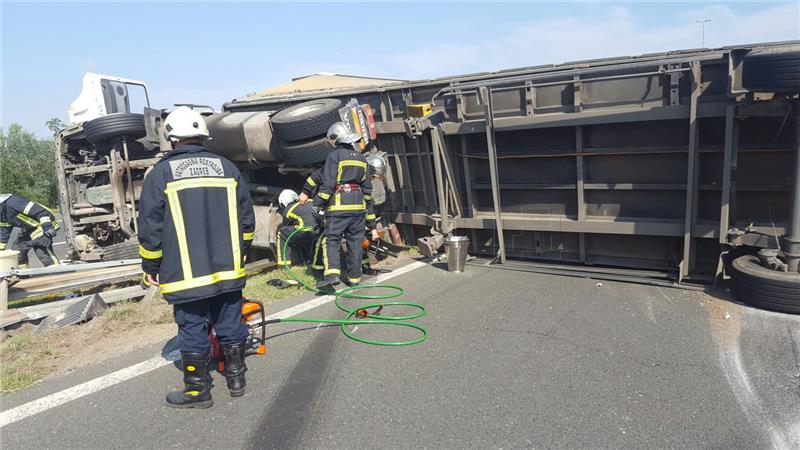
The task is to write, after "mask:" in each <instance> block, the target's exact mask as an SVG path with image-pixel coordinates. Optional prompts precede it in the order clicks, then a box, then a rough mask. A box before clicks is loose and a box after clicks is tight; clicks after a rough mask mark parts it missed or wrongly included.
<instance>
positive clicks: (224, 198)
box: [138, 106, 255, 408]
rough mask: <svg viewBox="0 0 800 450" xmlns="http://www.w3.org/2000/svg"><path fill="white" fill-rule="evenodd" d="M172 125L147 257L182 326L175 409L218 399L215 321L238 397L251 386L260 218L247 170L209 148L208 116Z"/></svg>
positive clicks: (148, 193) (150, 181) (144, 206)
mask: <svg viewBox="0 0 800 450" xmlns="http://www.w3.org/2000/svg"><path fill="white" fill-rule="evenodd" d="M164 130H165V135H166V137H167V139H169V140H170V142H171V143H172V147H173V150H172V151H170V152H169V153H167V154H166V155H165V156H164V157H163V158H161V160H160V161H159V162H158V163H157V164H156V165H155V166H153V168H152V171H151V172H150V173H149V174H148V175H147V177H146V178H145V180H144V186H143V188H142V194H141V200H140V201H139V219H138V225H139V233H138V234H139V241H140V244H141V245H140V247H139V254H140V255H141V257H142V270H143V271H144V272H145V278H146V282H148V283H152V284H156V285H159V289H160V291H161V295H162V296H163V297H164V299H166V300H167V302H168V303H170V304H172V305H173V309H174V316H175V322H176V323H177V325H178V344H179V346H180V351H181V357H182V359H183V381H184V384H185V387H184V388H183V389H182V390H178V391H174V392H170V393H169V394H167V397H166V402H167V406H171V407H174V408H207V407H209V406H211V405H212V404H213V400H212V398H211V374H210V367H209V366H210V362H211V351H210V350H211V349H210V343H209V339H208V320H210V322H211V323H213V325H214V330H215V331H216V334H217V338H218V339H219V342H220V344H222V346H223V349H224V353H225V373H224V375H225V379H226V382H227V385H228V389H229V390H230V394H231V396H233V397H238V396H240V395H243V394H244V391H245V386H246V381H245V376H244V374H245V371H246V370H247V367H246V366H245V362H244V357H245V351H246V344H247V340H248V335H249V333H248V329H247V327H246V326H245V324H244V323H242V289H243V288H244V285H245V270H244V261H245V257H246V254H247V251H248V249H249V248H250V244H251V242H252V240H253V233H254V229H255V216H254V214H253V205H252V203H251V202H250V194H249V193H248V190H247V186H246V185H245V180H244V178H243V177H242V176H241V174H240V173H239V170H238V169H237V168H236V166H234V165H233V163H232V162H230V161H229V160H227V159H225V158H223V157H222V156H219V155H216V154H213V153H211V152H209V151H208V150H207V149H206V148H205V147H204V146H203V141H204V140H205V139H207V138H208V128H207V127H206V123H205V120H204V119H203V116H201V115H200V114H199V113H198V112H196V111H194V110H192V109H190V108H188V107H185V106H182V107H179V108H177V109H175V110H174V111H173V112H172V113H170V114H169V115H168V116H167V118H166V119H165V121H164Z"/></svg>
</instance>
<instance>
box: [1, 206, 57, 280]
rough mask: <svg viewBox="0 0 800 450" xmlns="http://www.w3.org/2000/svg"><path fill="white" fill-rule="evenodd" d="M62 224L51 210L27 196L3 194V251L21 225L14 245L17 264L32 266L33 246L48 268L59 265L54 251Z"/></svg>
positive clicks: (24, 266)
mask: <svg viewBox="0 0 800 450" xmlns="http://www.w3.org/2000/svg"><path fill="white" fill-rule="evenodd" d="M60 226H61V225H60V224H59V222H58V221H57V220H56V217H55V215H53V212H52V211H50V210H49V209H47V208H45V207H44V206H42V205H40V204H39V203H36V202H32V201H30V200H28V199H27V198H25V197H20V196H19V195H12V194H0V250H5V249H6V245H7V244H8V240H9V238H10V237H11V230H13V229H14V227H17V228H19V234H18V235H17V239H16V240H15V241H14V243H13V244H12V245H11V248H12V249H13V250H18V251H19V254H18V255H17V267H19V268H21V269H22V268H26V267H28V251H29V250H31V249H33V252H34V253H36V257H37V258H39V261H41V262H42V265H44V266H45V267H47V266H52V265H53V264H59V261H58V258H57V257H56V254H55V253H54V252H53V238H54V237H56V230H58V228H59V227H60Z"/></svg>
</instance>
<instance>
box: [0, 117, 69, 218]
mask: <svg viewBox="0 0 800 450" xmlns="http://www.w3.org/2000/svg"><path fill="white" fill-rule="evenodd" d="M47 125H48V127H50V129H51V130H52V131H53V133H54V134H55V133H57V132H58V131H59V129H60V128H63V123H62V122H61V121H60V120H58V119H51V120H49V121H48V122H47ZM0 193H4V194H16V195H21V196H23V197H26V198H28V199H30V200H33V201H35V202H39V203H41V204H43V205H46V206H48V207H55V206H56V205H58V185H57V181H56V175H55V150H54V147H53V140H52V139H40V138H38V137H36V136H35V135H34V134H33V133H30V132H28V131H26V130H25V129H24V128H22V126H21V125H19V124H17V123H12V124H11V125H10V126H9V127H8V129H2V128H0Z"/></svg>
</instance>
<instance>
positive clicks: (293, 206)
mask: <svg viewBox="0 0 800 450" xmlns="http://www.w3.org/2000/svg"><path fill="white" fill-rule="evenodd" d="M278 205H280V211H281V215H282V216H283V223H282V224H281V226H280V227H278V233H277V236H276V240H275V241H276V242H275V247H276V255H277V260H278V265H279V266H287V265H289V263H290V262H291V264H293V265H296V266H299V265H301V264H305V263H306V262H308V261H309V260H311V253H312V248H313V246H314V230H313V228H314V227H315V226H316V224H317V219H316V217H314V213H313V211H312V210H311V205H310V204H308V203H306V204H303V203H300V202H299V201H298V196H297V192H295V191H293V190H291V189H284V190H283V191H281V193H280V195H278ZM306 227H312V229H310V230H306V229H305V228H306ZM296 230H300V231H297V233H295V234H294V235H293V236H292V239H291V241H289V244H288V246H287V245H286V240H287V239H289V236H290V235H291V234H292V233H294V232H295V231H296ZM284 247H287V250H288V254H284Z"/></svg>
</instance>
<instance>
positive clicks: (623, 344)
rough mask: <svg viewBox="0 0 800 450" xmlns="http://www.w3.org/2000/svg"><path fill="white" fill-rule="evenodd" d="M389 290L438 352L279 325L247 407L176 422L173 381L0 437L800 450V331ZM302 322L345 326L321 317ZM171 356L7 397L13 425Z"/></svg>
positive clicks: (588, 299) (568, 297)
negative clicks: (414, 305) (167, 402)
mask: <svg viewBox="0 0 800 450" xmlns="http://www.w3.org/2000/svg"><path fill="white" fill-rule="evenodd" d="M391 283H393V284H399V285H402V286H405V287H406V288H407V291H408V294H407V297H406V298H408V299H409V300H414V301H419V302H422V303H424V304H426V305H427V307H428V309H429V312H428V315H427V316H425V317H423V318H421V319H418V321H419V322H420V323H421V324H423V325H425V326H427V327H428V328H429V330H430V333H431V335H430V339H429V340H428V341H427V342H425V343H423V344H421V345H417V346H413V347H399V348H387V347H372V346H365V345H362V344H358V343H356V342H353V341H350V340H348V339H346V338H344V337H343V336H342V335H341V333H340V331H339V330H338V328H336V327H319V328H317V327H313V326H312V327H303V326H296V325H295V326H293V325H287V324H279V325H275V326H273V327H272V329H271V330H270V334H271V335H272V336H273V337H272V338H271V339H270V340H269V344H268V345H269V350H268V355H267V356H266V357H251V358H249V359H248V365H249V367H250V370H249V372H248V373H247V378H248V382H249V391H248V394H247V395H246V396H244V397H241V398H238V399H233V398H231V397H229V396H228V394H227V391H226V388H225V383H224V380H223V379H222V378H221V377H220V376H218V375H215V377H216V378H215V380H216V383H215V384H216V386H215V388H214V391H213V395H214V398H215V405H214V407H213V408H211V409H208V410H197V411H179V410H173V409H170V408H167V407H165V406H164V404H163V397H164V394H165V393H166V392H167V390H169V389H171V388H174V387H177V386H179V383H180V373H179V372H178V370H177V369H176V368H175V367H173V366H171V365H170V366H166V367H162V368H160V369H157V370H155V371H152V372H149V373H147V374H145V375H142V376H139V377H136V378H133V379H131V380H129V381H126V382H123V383H121V384H118V385H116V386H113V387H110V388H108V389H105V390H102V391H99V392H96V393H94V394H91V395H88V396H86V397H83V398H80V399H77V400H74V401H72V402H70V403H66V404H64V405H61V406H58V407H55V408H52V409H49V410H46V411H44V412H41V413H39V414H37V415H34V416H32V417H29V418H26V419H23V420H21V421H19V422H16V423H13V424H10V425H7V426H6V427H4V428H3V429H2V439H3V441H4V442H5V443H6V444H5V445H8V443H13V446H14V447H15V448H52V447H61V448H168V447H185V448H214V447H216V448H298V447H301V448H322V447H324V448H426V447H427V448H464V447H467V448H501V447H503V448H505V447H547V448H575V447H578V448H620V447H624V448H645V447H647V448H650V447H715V448H769V447H773V448H797V447H798V446H800V367H799V366H798V364H799V363H798V358H800V356H798V354H799V353H800V351H799V350H798V348H799V346H800V319H798V317H794V316H786V315H781V314H773V313H768V312H762V311H757V310H753V309H750V308H746V307H742V306H739V305H736V304H734V303H730V302H727V301H724V300H717V299H713V298H710V297H707V296H705V295H704V294H702V293H697V292H690V291H683V290H677V289H664V288H656V287H651V286H642V285H634V284H622V283H614V282H603V283H602V286H598V285H597V282H596V281H593V280H587V279H579V278H566V277H558V276H550V275H537V274H529V273H523V272H515V271H512V270H505V269H493V268H486V267H479V266H469V267H468V269H467V271H466V272H465V273H463V274H453V273H448V272H446V271H443V270H441V269H439V268H436V267H433V266H425V267H423V268H420V269H416V270H414V271H412V272H409V273H407V274H404V275H402V276H399V277H397V278H395V279H393V280H391ZM302 300H305V299H297V300H292V301H288V302H286V303H284V304H285V306H286V307H288V306H291V305H293V304H296V303H299V302H301V301H302ZM284 304H282V306H281V308H282V307H283V305H284ZM276 310H277V308H276ZM387 313H388V311H387ZM305 315H307V316H317V317H328V318H331V317H338V316H339V315H340V313H339V311H338V310H337V309H336V308H335V307H334V306H333V305H331V304H327V305H324V306H321V307H318V308H316V309H313V310H311V311H310V312H309V313H307V314H305ZM358 332H362V333H365V335H368V336H372V337H377V336H378V332H380V333H383V334H382V336H384V337H393V338H399V337H402V336H401V335H400V334H401V333H400V332H397V333H395V332H393V331H390V330H385V329H383V330H380V331H368V330H367V329H366V328H365V327H363V326H362V327H360V329H359V330H358ZM405 336H406V337H408V335H405ZM170 345H171V344H169V343H168V344H166V347H165V344H164V343H158V344H154V345H153V346H151V347H149V348H146V349H144V350H142V351H138V352H135V353H133V354H128V355H120V356H119V357H117V358H115V359H112V360H110V361H108V362H107V363H105V364H103V365H98V366H93V367H89V368H86V369H85V370H83V371H80V372H75V373H70V374H67V375H64V376H61V377H59V378H56V379H51V380H48V381H46V382H44V383H42V384H40V385H38V386H36V387H34V388H32V389H29V390H27V391H24V392H21V393H16V394H12V395H6V396H3V397H1V398H0V400H2V404H3V405H2V409H3V410H7V409H9V408H13V407H15V406H17V405H21V404H23V403H25V402H28V401H30V400H33V399H37V398H39V397H42V396H44V395H47V394H50V393H53V392H57V391H60V390H61V389H64V388H66V387H69V386H73V385H75V384H77V383H79V382H83V381H86V380H89V379H92V378H94V377H97V376H99V375H104V374H107V373H110V372H112V371H114V370H118V369H120V368H122V367H126V366H129V365H131V364H134V363H137V362H140V361H143V360H145V359H147V358H150V357H152V356H154V355H157V354H158V352H160V351H168V350H169V349H170V348H171V347H170Z"/></svg>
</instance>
